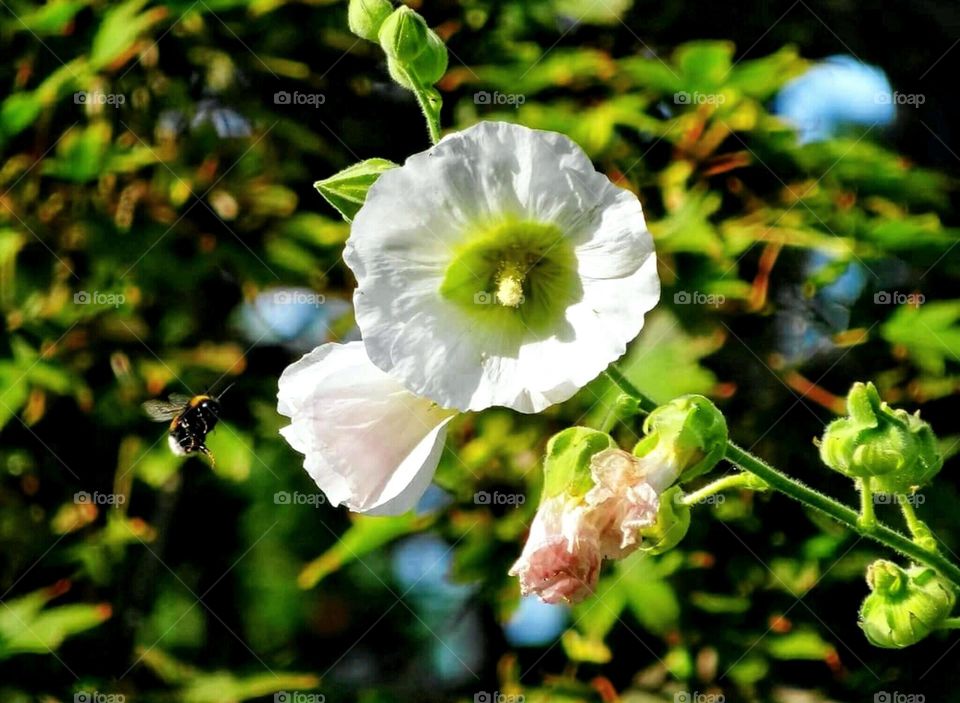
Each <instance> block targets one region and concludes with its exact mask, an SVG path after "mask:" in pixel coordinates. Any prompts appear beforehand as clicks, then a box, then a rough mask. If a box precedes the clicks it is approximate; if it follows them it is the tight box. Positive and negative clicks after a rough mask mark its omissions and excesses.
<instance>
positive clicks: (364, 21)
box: [347, 0, 393, 42]
mask: <svg viewBox="0 0 960 703" xmlns="http://www.w3.org/2000/svg"><path fill="white" fill-rule="evenodd" d="M392 12H393V5H392V4H391V3H390V0H350V7H349V8H348V9H347V24H348V25H349V26H350V31H351V32H353V33H354V34H356V35H357V36H358V37H360V38H362V39H366V40H367V41H372V42H376V41H377V35H378V34H379V33H380V27H382V26H383V23H384V21H385V20H386V19H387V17H389V16H390V14H391V13H392Z"/></svg>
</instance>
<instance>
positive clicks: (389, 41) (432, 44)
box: [347, 0, 448, 91]
mask: <svg viewBox="0 0 960 703" xmlns="http://www.w3.org/2000/svg"><path fill="white" fill-rule="evenodd" d="M347 20H348V23H349V26H350V31H352V32H353V33H354V34H356V35H357V36H358V37H361V38H363V39H366V40H368V41H372V42H376V43H378V44H380V46H381V48H382V49H383V51H384V53H385V54H386V55H387V68H388V69H389V71H390V76H391V78H393V79H394V80H395V81H396V82H397V83H399V84H400V85H402V86H403V87H404V88H407V89H409V90H414V91H416V90H420V89H422V88H425V87H427V86H431V85H433V84H434V83H436V82H437V81H439V80H440V78H441V77H442V76H443V74H444V73H445V72H446V70H447V61H448V58H447V47H446V46H445V45H444V43H443V40H442V39H441V38H440V37H439V36H438V35H437V33H436V32H434V31H433V30H432V29H430V28H429V27H428V26H427V23H426V21H425V20H424V19H423V17H421V16H420V15H419V14H418V13H417V12H416V11H415V10H413V9H411V8H409V7H407V6H406V5H401V6H400V7H398V8H396V9H394V7H393V5H392V4H391V2H390V0H350V6H349V9H348V15H347Z"/></svg>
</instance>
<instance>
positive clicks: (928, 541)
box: [897, 494, 937, 552]
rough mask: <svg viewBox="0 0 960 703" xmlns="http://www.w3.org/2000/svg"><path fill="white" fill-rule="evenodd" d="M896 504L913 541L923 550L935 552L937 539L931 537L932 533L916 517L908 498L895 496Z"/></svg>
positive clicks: (900, 495)
mask: <svg viewBox="0 0 960 703" xmlns="http://www.w3.org/2000/svg"><path fill="white" fill-rule="evenodd" d="M897 502H898V503H899V504H900V512H902V513H903V519H904V521H905V522H906V523H907V529H909V530H910V534H911V535H913V541H914V542H916V543H917V544H919V545H920V546H921V547H923V548H925V549H929V550H931V551H934V552H935V551H937V539H936V537H934V536H933V531H932V530H931V529H930V528H929V527H927V524H926V523H925V522H924V521H923V520H921V519H920V518H918V517H917V513H916V512H915V511H914V509H913V505H912V504H911V503H910V497H909V496H907V495H902V494H899V495H897Z"/></svg>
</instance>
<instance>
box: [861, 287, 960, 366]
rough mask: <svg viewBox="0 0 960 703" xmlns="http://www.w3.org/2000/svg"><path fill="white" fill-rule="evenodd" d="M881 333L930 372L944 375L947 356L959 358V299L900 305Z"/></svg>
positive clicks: (885, 323)
mask: <svg viewBox="0 0 960 703" xmlns="http://www.w3.org/2000/svg"><path fill="white" fill-rule="evenodd" d="M878 295H879V294H878ZM880 334H881V335H882V336H883V338H884V339H886V340H887V341H888V342H890V343H891V344H894V345H897V346H900V347H903V348H904V349H905V350H906V351H907V354H908V355H909V356H910V358H911V360H913V362H914V363H915V364H916V365H917V366H919V367H920V368H921V369H923V370H924V371H926V372H927V373H930V374H934V375H938V376H940V375H943V373H944V372H945V370H946V364H947V360H948V359H949V360H950V361H952V362H954V363H956V362H957V361H958V360H960V300H939V301H936V302H932V303H924V304H922V305H901V306H900V307H898V308H897V309H896V311H895V312H894V313H893V315H891V316H890V319H889V320H887V321H886V322H884V323H883V325H882V327H881V328H880Z"/></svg>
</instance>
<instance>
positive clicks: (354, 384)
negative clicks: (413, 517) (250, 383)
mask: <svg viewBox="0 0 960 703" xmlns="http://www.w3.org/2000/svg"><path fill="white" fill-rule="evenodd" d="M277 397H278V404H277V410H278V412H279V413H280V414H281V415H285V416H287V417H289V418H290V419H291V420H292V422H291V424H290V425H288V426H287V427H284V428H283V429H282V430H280V433H281V434H282V435H283V436H284V437H285V438H286V440H287V442H289V443H290V446H292V447H293V448H294V449H296V450H297V451H298V452H301V453H303V454H304V456H305V459H304V468H305V469H306V470H307V472H308V473H309V474H310V476H311V477H312V478H313V480H314V481H316V483H317V486H319V487H320V489H321V490H322V491H323V492H324V493H325V494H326V495H327V499H328V500H329V501H330V503H331V504H332V505H334V506H337V505H340V504H341V503H343V504H344V505H346V506H347V507H348V508H350V509H351V510H354V511H356V512H365V513H371V514H375V515H399V514H401V513H404V512H406V511H408V510H410V509H412V508H413V507H414V506H415V505H416V503H417V501H418V500H419V498H420V496H422V495H423V492H424V491H425V490H426V489H427V486H429V485H430V480H431V479H432V478H433V474H434V471H435V470H436V468H437V463H438V462H439V461H440V453H441V452H442V450H443V443H444V439H445V437H446V425H447V423H448V422H449V421H450V419H451V418H452V417H453V416H454V415H455V414H456V413H455V412H454V411H451V410H445V409H444V408H441V407H438V406H437V405H436V404H434V403H432V402H430V401H429V400H426V399H424V398H418V397H417V396H415V395H413V394H412V393H410V392H409V391H407V390H406V389H405V388H404V387H403V386H401V385H400V384H399V383H397V382H396V381H394V380H393V379H391V378H390V377H389V376H388V375H387V374H385V373H383V372H382V371H381V370H380V369H378V368H377V367H376V366H374V365H373V364H372V363H370V360H369V359H368V358H367V355H366V353H365V352H364V348H363V344H362V343H361V342H350V343H349V344H324V345H323V346H321V347H317V348H316V349H314V350H313V351H312V352H310V353H309V354H307V355H305V356H304V357H303V358H302V359H300V360H299V361H297V362H296V363H294V364H291V365H290V366H289V367H287V368H286V369H285V370H284V372H283V375H281V376H280V392H279V394H278V396H277Z"/></svg>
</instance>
